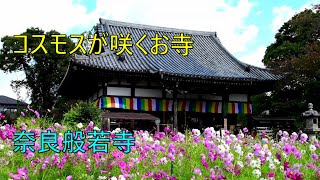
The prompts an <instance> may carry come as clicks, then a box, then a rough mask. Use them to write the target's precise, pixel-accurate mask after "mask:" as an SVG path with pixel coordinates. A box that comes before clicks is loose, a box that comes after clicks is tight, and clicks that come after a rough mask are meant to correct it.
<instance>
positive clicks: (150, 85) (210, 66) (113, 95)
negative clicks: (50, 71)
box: [59, 19, 280, 131]
mask: <svg viewBox="0 0 320 180" xmlns="http://www.w3.org/2000/svg"><path fill="white" fill-rule="evenodd" d="M99 21H100V22H99V23H98V24H97V26H96V34H97V35H98V37H99V38H104V39H105V40H106V41H105V42H104V41H102V44H103V48H102V53H101V54H98V55H95V54H92V55H75V56H73V57H72V60H71V62H70V64H69V68H68V71H67V73H66V76H65V78H64V80H63V81H62V83H61V85H60V88H59V94H61V95H64V96H69V97H71V98H74V99H79V100H87V101H95V102H97V106H98V107H99V108H101V109H104V110H105V114H104V117H107V118H108V119H111V122H110V120H109V122H108V128H110V125H112V124H118V125H119V124H120V126H126V127H130V128H136V129H143V128H148V126H154V121H155V120H157V119H158V120H160V126H161V127H160V128H163V126H165V125H171V126H173V127H174V128H176V129H178V130H179V131H183V130H184V129H186V128H198V129H201V128H205V127H209V126H214V127H223V128H230V127H232V126H233V125H236V124H237V114H239V113H243V114H251V113H252V112H253V109H252V103H251V101H250V97H251V96H252V95H256V94H260V93H263V92H267V91H270V90H272V89H273V87H274V84H275V82H276V81H277V80H279V78H280V77H279V76H277V75H274V74H272V73H271V72H270V71H269V70H267V69H263V68H258V67H254V66H251V65H248V64H246V63H244V62H241V61H239V60H238V59H237V58H235V57H234V56H233V55H232V54H231V53H230V52H229V51H228V50H227V49H226V48H225V47H224V46H223V45H222V44H221V42H220V40H219V38H218V37H217V33H215V32H203V31H193V30H184V29H173V28H165V27H156V26H149V25H141V24H132V23H125V22H117V21H110V20H105V19H100V20H99ZM106 33H107V34H106ZM129 33H130V38H131V39H130V41H128V42H129V43H130V44H132V46H127V47H126V48H127V49H128V50H130V51H131V52H132V54H130V53H129V52H128V51H127V50H125V51H123V53H121V54H120V52H121V50H122V48H125V46H124V45H123V44H124V41H123V38H122V41H121V38H120V37H129V36H127V35H128V34H129ZM121 34H122V35H123V36H121ZM182 34H183V35H184V36H189V37H191V38H190V39H183V40H182V41H183V42H182V41H181V42H180V43H178V40H179V37H182ZM111 35H116V36H118V37H119V41H118V42H117V41H116V40H115V39H112V38H111ZM143 37H145V38H143ZM156 37H158V40H157V39H156ZM180 40H181V39H180ZM156 41H158V44H160V45H159V47H158V51H156V50H157V49H156V48H155V44H156ZM128 42H127V43H128ZM184 42H192V44H191V45H192V48H190V49H184V48H183V45H184V44H188V43H184ZM121 43H123V44H121ZM94 45H95V47H94V51H95V52H97V51H99V48H98V45H97V44H94ZM116 45H118V46H119V47H118V48H115V47H116ZM189 45H190V43H189ZM177 46H181V49H178V48H177ZM111 47H113V50H112V48H111ZM142 49H144V50H145V51H143V50H142ZM187 50H188V52H186V51H187ZM161 53H162V54H161ZM186 54H187V55H186ZM148 120H152V121H148Z"/></svg>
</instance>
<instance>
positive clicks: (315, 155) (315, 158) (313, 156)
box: [311, 153, 319, 161]
mask: <svg viewBox="0 0 320 180" xmlns="http://www.w3.org/2000/svg"><path fill="white" fill-rule="evenodd" d="M311 158H312V159H313V160H315V161H316V160H318V159H319V157H318V155H317V154H315V153H313V154H312V155H311Z"/></svg>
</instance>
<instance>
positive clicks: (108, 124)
mask: <svg viewBox="0 0 320 180" xmlns="http://www.w3.org/2000/svg"><path fill="white" fill-rule="evenodd" d="M110 125H111V122H110V118H107V130H108V131H110Z"/></svg>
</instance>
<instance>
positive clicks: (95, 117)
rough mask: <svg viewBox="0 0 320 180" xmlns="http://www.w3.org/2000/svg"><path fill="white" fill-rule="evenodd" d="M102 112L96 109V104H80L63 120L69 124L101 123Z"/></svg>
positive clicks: (72, 108)
mask: <svg viewBox="0 0 320 180" xmlns="http://www.w3.org/2000/svg"><path fill="white" fill-rule="evenodd" d="M101 114H102V111H101V110H100V109H99V108H97V107H96V105H95V103H87V102H79V103H76V104H75V106H73V107H71V109H70V110H69V111H68V112H67V113H65V114H64V115H63V120H64V121H65V122H69V123H88V122H90V121H93V122H94V124H100V123H101Z"/></svg>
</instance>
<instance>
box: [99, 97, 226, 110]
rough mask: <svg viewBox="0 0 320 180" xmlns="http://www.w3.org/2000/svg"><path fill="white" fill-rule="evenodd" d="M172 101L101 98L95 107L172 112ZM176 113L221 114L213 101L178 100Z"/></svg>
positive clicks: (219, 105) (217, 104)
mask: <svg viewBox="0 0 320 180" xmlns="http://www.w3.org/2000/svg"><path fill="white" fill-rule="evenodd" d="M172 105H173V100H169V99H152V98H129V97H102V98H100V99H98V100H97V107H99V108H100V109H105V108H120V109H128V110H139V111H172V108H173V106H172ZM178 111H187V112H203V113H206V112H207V113H222V103H221V102H213V101H192V100H178Z"/></svg>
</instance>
